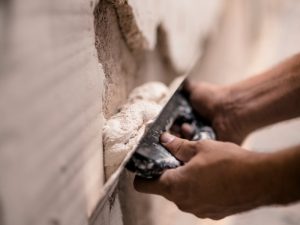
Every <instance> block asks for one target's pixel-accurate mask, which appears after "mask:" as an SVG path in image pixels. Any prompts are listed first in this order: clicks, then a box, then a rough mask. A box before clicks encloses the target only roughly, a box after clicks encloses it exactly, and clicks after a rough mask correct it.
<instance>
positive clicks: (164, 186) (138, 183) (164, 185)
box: [133, 169, 172, 197]
mask: <svg viewBox="0 0 300 225" xmlns="http://www.w3.org/2000/svg"><path fill="white" fill-rule="evenodd" d="M171 170H172V169H171ZM171 170H167V171H165V172H164V173H163V174H162V175H161V176H160V177H159V178H157V179H155V180H152V179H145V178H141V177H138V176H136V177H135V178H134V182H133V185H134V188H135V189H136V190H137V191H138V192H143V193H148V194H157V195H162V196H165V197H167V196H168V193H170V186H171V185H172V184H171V183H172V178H171V176H172V175H171V176H170V174H171Z"/></svg>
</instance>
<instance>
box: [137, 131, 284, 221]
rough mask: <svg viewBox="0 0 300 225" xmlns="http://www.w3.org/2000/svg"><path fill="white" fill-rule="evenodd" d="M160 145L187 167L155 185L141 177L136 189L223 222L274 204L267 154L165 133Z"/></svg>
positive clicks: (167, 171)
mask: <svg viewBox="0 0 300 225" xmlns="http://www.w3.org/2000/svg"><path fill="white" fill-rule="evenodd" d="M161 142H162V143H163V145H164V146H165V147H166V148H167V149H168V150H169V151H170V152H171V153H172V154H173V155H175V157H176V158H178V159H180V160H181V161H183V162H184V163H185V164H184V165H183V166H181V167H178V168H176V169H170V170H166V171H165V172H164V173H163V174H162V175H161V177H160V178H158V179H157V180H145V179H142V178H138V177H137V178H136V179H135V182H134V185H135V188H136V190H138V191H141V192H146V193H154V194H159V195H162V196H164V197H166V198H167V199H169V200H171V201H173V202H174V203H175V204H176V205H177V206H178V208H179V209H181V210H183V211H186V212H190V213H193V214H194V215H196V216H198V217H200V218H211V219H221V218H223V217H225V216H228V215H231V214H234V213H238V212H242V211H245V210H249V209H252V208H254V207H257V206H260V205H265V204H269V203H271V200H272V196H273V193H272V187H273V186H274V184H273V183H272V181H273V180H274V179H271V177H272V167H271V166H269V164H268V163H265V160H264V157H265V156H264V155H265V154H262V153H255V152H250V151H247V150H244V149H242V148H241V147H239V146H238V145H235V144H232V143H223V142H218V141H212V140H202V141H197V142H195V141H188V140H184V139H180V138H177V137H175V136H173V135H170V134H166V133H165V134H163V136H162V137H161ZM275 171H276V170H274V173H276V172H275ZM277 175H278V174H277ZM275 177H276V174H275ZM275 180H276V179H275Z"/></svg>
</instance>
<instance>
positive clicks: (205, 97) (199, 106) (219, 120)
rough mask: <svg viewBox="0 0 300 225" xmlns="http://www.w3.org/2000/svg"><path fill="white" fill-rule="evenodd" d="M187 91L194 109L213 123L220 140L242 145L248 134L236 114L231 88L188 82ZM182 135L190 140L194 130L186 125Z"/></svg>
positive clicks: (183, 127) (186, 84)
mask: <svg viewBox="0 0 300 225" xmlns="http://www.w3.org/2000/svg"><path fill="white" fill-rule="evenodd" d="M185 89H186V91H187V92H189V94H190V101H191V104H192V106H193V108H194V109H195V110H196V111H197V112H198V114H199V115H200V116H202V117H204V118H206V119H207V120H208V121H210V122H211V124H212V126H213V128H214V130H215V131H216V134H217V139H218V140H220V141H229V142H234V143H236V144H241V142H242V141H243V140H244V139H245V137H246V136H247V135H248V132H247V129H245V127H243V124H242V123H243V121H240V119H239V117H238V115H237V113H236V107H235V105H234V103H233V102H232V101H231V100H232V99H231V96H230V88H229V87H225V86H217V85H212V84H207V83H193V82H186V83H185ZM181 133H183V135H180V136H181V137H184V138H187V139H188V138H189V136H191V135H190V134H191V133H192V129H191V127H189V126H188V125H187V124H184V125H183V126H182V131H181Z"/></svg>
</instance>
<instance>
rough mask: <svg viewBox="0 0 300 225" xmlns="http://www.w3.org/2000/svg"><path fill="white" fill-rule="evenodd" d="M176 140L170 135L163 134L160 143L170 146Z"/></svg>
mask: <svg viewBox="0 0 300 225" xmlns="http://www.w3.org/2000/svg"><path fill="white" fill-rule="evenodd" d="M174 139H175V136H173V135H171V134H169V133H163V134H162V135H161V136H160V142H161V143H162V144H168V143H170V142H171V141H173V140H174Z"/></svg>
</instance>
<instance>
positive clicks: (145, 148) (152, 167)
mask: <svg viewBox="0 0 300 225" xmlns="http://www.w3.org/2000/svg"><path fill="white" fill-rule="evenodd" d="M184 82H185V80H184V81H183V82H182V83H181V84H180V85H179V87H178V88H177V90H175V92H174V94H173V95H172V96H171V98H170V99H169V101H168V102H167V104H166V105H165V107H164V108H163V109H162V111H161V112H160V114H159V115H158V116H157V118H156V119H155V121H154V122H153V123H152V124H151V125H150V126H149V127H148V129H147V131H146V132H145V134H144V135H143V137H142V138H141V140H140V141H139V143H138V145H137V147H136V148H135V150H134V151H133V154H132V155H131V157H130V159H129V161H128V162H127V164H126V168H127V169H128V170H130V171H132V172H134V173H136V175H137V176H140V177H143V178H148V179H152V178H156V177H158V176H160V175H161V174H162V173H163V171H164V170H166V169H171V168H176V167H178V166H181V165H183V162H181V161H180V160H178V159H176V158H175V157H174V156H173V155H172V154H171V153H170V152H169V151H168V150H167V149H166V148H164V147H163V146H162V145H161V144H160V142H159V137H160V135H161V134H162V133H163V132H165V131H169V130H170V129H171V127H172V126H174V125H176V126H181V125H182V124H183V123H188V124H189V125H191V126H192V127H193V130H194V134H193V136H192V138H191V139H192V140H203V139H215V137H216V136H215V132H214V130H213V129H212V127H211V126H210V124H209V122H207V121H206V120H205V119H204V118H202V117H201V116H200V115H198V114H197V113H196V112H195V111H194V110H193V108H192V106H191V104H190V102H189V97H188V96H189V94H188V93H187V92H186V91H185V90H184V88H183V84H184Z"/></svg>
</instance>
